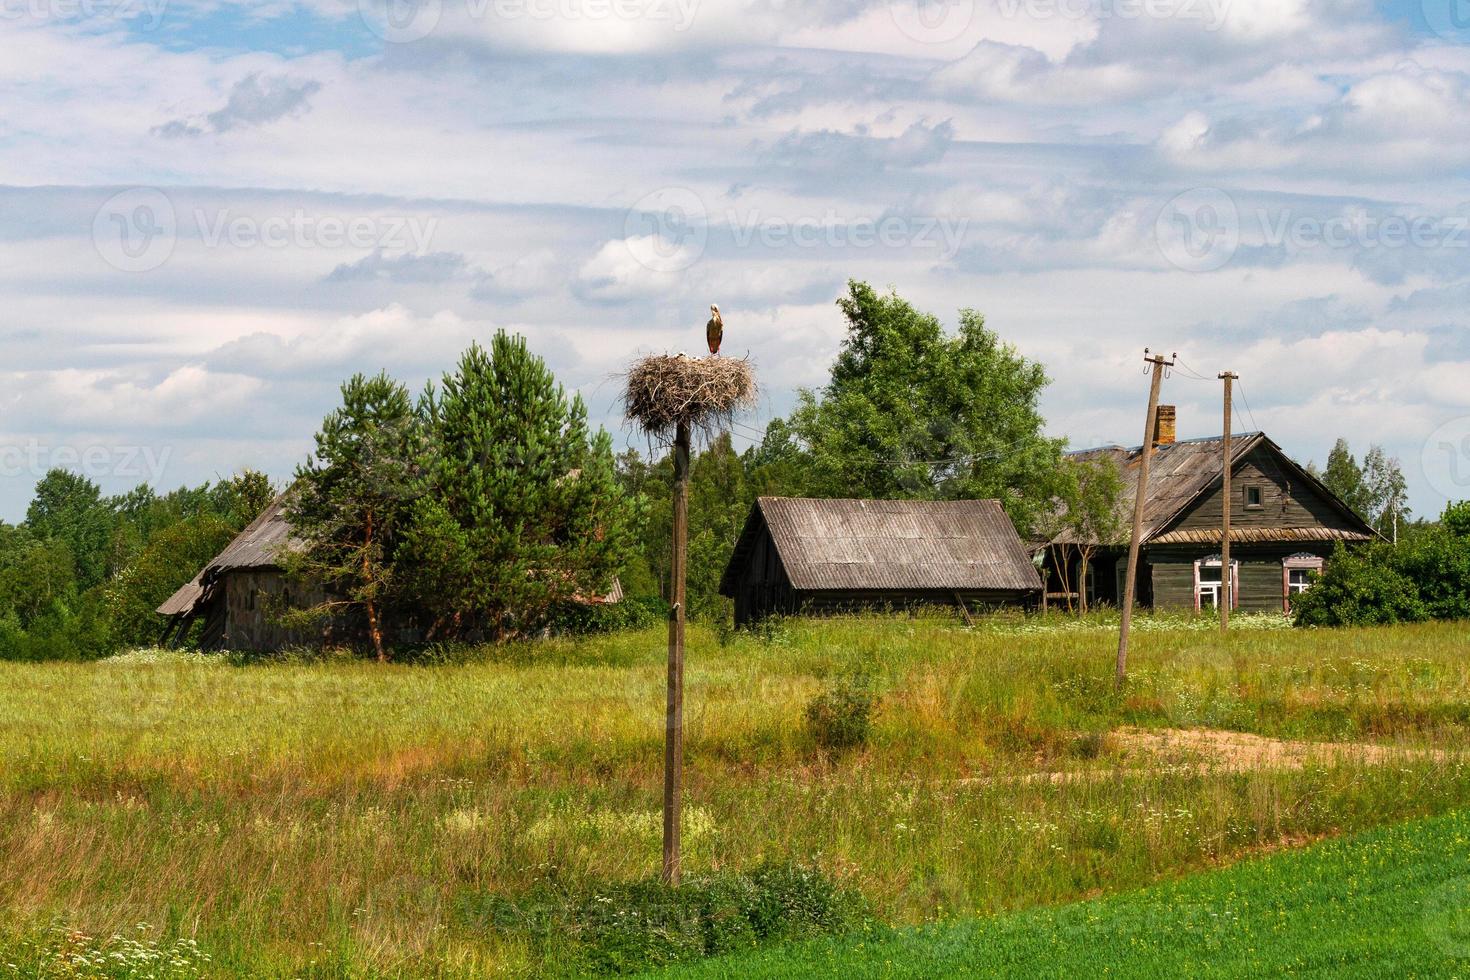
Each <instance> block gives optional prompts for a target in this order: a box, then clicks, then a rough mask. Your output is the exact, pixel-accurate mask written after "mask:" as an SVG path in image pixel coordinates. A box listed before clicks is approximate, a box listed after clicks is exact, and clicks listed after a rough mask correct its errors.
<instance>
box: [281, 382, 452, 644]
mask: <svg viewBox="0 0 1470 980" xmlns="http://www.w3.org/2000/svg"><path fill="white" fill-rule="evenodd" d="M423 447H424V434H423V424H422V420H421V418H420V417H419V416H418V415H417V414H416V413H415V411H414V408H413V404H412V401H411V400H410V398H409V394H408V390H407V389H406V388H404V387H403V385H401V384H399V383H398V382H396V381H393V380H392V379H391V378H389V377H388V376H387V375H386V374H379V375H378V376H376V377H373V378H368V377H364V376H363V375H360V374H359V375H356V376H355V377H353V378H352V380H350V381H348V382H347V383H346V384H344V385H343V386H342V407H341V408H339V409H337V410H336V411H334V412H332V414H331V415H328V416H327V418H326V419H325V420H324V421H323V422H322V428H321V431H320V432H318V433H317V436H316V453H315V455H314V457H313V458H312V459H311V460H309V461H308V462H307V463H306V464H304V465H303V466H301V467H299V468H298V469H297V471H296V484H295V486H293V487H292V489H291V491H290V495H289V496H288V498H287V504H286V513H287V518H288V520H290V521H291V524H292V526H293V528H294V530H295V533H296V536H297V537H298V538H300V539H301V540H302V541H303V542H304V544H305V548H304V550H303V551H301V552H300V553H299V554H294V555H286V556H283V560H284V562H285V564H286V566H287V571H288V573H290V574H291V575H292V576H293V577H294V578H297V579H300V580H304V581H306V582H307V583H309V584H310V585H312V586H315V587H317V588H319V589H320V590H322V592H323V593H324V594H325V595H326V598H325V599H324V600H323V601H322V602H321V603H320V604H318V605H317V606H316V607H315V608H314V609H313V610H311V612H312V613H314V614H316V615H318V616H324V615H333V616H336V615H339V614H340V613H341V612H343V611H351V610H358V611H361V613H362V614H363V616H364V618H365V619H366V625H367V632H368V637H369V639H370V640H371V642H372V645H373V651H374V652H375V653H376V654H377V657H378V660H380V661H386V660H387V659H388V651H387V646H386V644H385V642H384V633H385V614H387V613H388V612H389V611H390V610H392V609H393V608H394V607H395V606H400V605H401V604H402V598H403V582H402V580H401V576H400V575H399V574H398V543H399V537H400V534H401V532H402V529H403V526H404V524H405V523H406V520H407V516H408V512H409V508H410V506H411V503H412V501H413V500H414V499H415V497H416V496H418V495H419V493H420V492H421V490H422V481H421V479H420V472H419V470H420V464H421V462H422V457H423Z"/></svg>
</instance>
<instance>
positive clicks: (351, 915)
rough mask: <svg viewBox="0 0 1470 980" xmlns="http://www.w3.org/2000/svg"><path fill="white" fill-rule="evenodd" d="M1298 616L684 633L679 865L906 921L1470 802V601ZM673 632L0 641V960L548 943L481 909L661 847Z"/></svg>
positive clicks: (216, 970)
mask: <svg viewBox="0 0 1470 980" xmlns="http://www.w3.org/2000/svg"><path fill="white" fill-rule="evenodd" d="M1278 623H1279V621H1278V620H1274V619H1271V620H1266V619H1263V620H1259V621H1252V620H1250V619H1249V618H1246V619H1244V620H1243V621H1242V622H1241V623H1240V626H1241V628H1240V629H1238V630H1237V631H1235V632H1234V633H1232V635H1231V636H1230V637H1229V638H1227V639H1222V638H1221V637H1220V636H1219V635H1218V633H1217V632H1216V631H1215V630H1214V628H1213V626H1212V624H1210V623H1208V622H1204V621H1188V620H1150V619H1145V620H1143V621H1142V622H1141V624H1140V628H1139V629H1138V631H1137V632H1136V633H1135V643H1134V656H1133V659H1132V675H1131V682H1130V684H1129V686H1128V688H1127V689H1126V691H1125V692H1124V693H1122V694H1121V695H1119V694H1117V693H1115V691H1114V688H1113V685H1112V669H1113V653H1114V647H1115V643H1116V639H1115V634H1114V633H1113V632H1112V631H1111V630H1110V628H1109V626H1108V624H1107V623H1105V622H1101V621H1092V622H1082V623H1078V622H1074V621H1070V620H1063V619H1053V620H1041V619H1030V620H1023V619H1009V618H1003V619H997V620H991V621H984V622H980V623H978V624H977V625H976V626H975V627H973V628H971V627H967V626H965V625H964V624H961V623H958V622H956V621H952V620H949V619H944V618H933V619H928V618H916V619H907V618H893V619H883V618H853V619H838V620H828V621H792V622H787V623H784V624H780V625H778V626H775V627H772V628H770V629H767V630H764V631H762V632H760V633H758V634H736V635H734V636H723V637H722V636H719V635H717V634H716V633H714V632H712V631H704V630H698V629H695V630H692V632H691V637H690V650H689V658H688V685H689V687H688V694H687V700H686V719H687V723H688V741H687V747H686V756H685V757H686V764H687V766H688V770H687V774H686V787H687V790H686V792H687V811H686V814H685V830H684V840H685V846H686V858H685V865H686V868H687V869H688V870H689V871H691V872H696V873H697V872H700V871H707V870H715V869H742V868H748V867H752V866H754V865H756V864H758V863H760V862H762V861H766V860H770V859H777V860H779V859H784V858H792V859H796V860H800V861H815V862H816V864H818V865H819V866H820V867H821V868H823V869H825V870H826V871H827V872H829V873H830V874H831V875H832V876H834V877H836V878H837V879H839V880H840V881H841V882H843V883H844V884H846V885H849V886H851V887H852V888H855V889H856V890H858V891H860V892H861V893H862V894H863V895H864V896H865V897H866V898H867V900H868V901H869V903H870V904H871V906H872V909H873V912H874V914H875V916H876V917H877V919H879V920H880V921H882V922H885V923H891V924H896V925H917V924H923V923H933V922H941V921H947V920H951V919H955V918H966V917H976V916H989V915H993V914H996V913H1002V912H1007V911H1012V910H1020V909H1026V908H1030V907H1035V906H1043V905H1053V904H1058V903H1062V902H1067V901H1070V900H1075V899H1079V898H1085V897H1090V896H1096V895H1100V894H1105V893H1112V892H1116V891H1120V890H1124V889H1129V888H1134V887H1137V886H1142V885H1146V884H1149V883H1152V882H1155V881H1158V880H1160V879H1166V878H1170V877H1172V876H1176V875H1178V874H1180V873H1183V872H1187V871H1191V870H1197V869H1204V868H1209V867H1213V866H1218V865H1220V864H1223V863H1226V862H1230V861H1233V860H1235V859H1237V858H1240V857H1242V856H1245V855H1250V854H1253V853H1257V852H1261V851H1266V850H1274V849H1279V848H1282V847H1289V846H1294V845H1297V844H1300V843H1303V842H1308V841H1311V840H1314V839H1317V838H1320V837H1324V836H1328V835H1334V834H1338V833H1341V832H1345V831H1355V830H1360V829H1364V828H1369V827H1373V826H1377V825H1381V824H1388V823H1391V822H1394V821H1400V820H1405V819H1410V818H1414V817H1420V816H1425V815H1432V814H1436V813H1441V812H1447V811H1450V810H1452V809H1454V808H1457V807H1462V806H1466V805H1470V768H1467V766H1466V765H1465V762H1464V759H1463V757H1462V755H1461V751H1462V749H1464V748H1465V747H1466V745H1467V744H1470V743H1467V734H1470V634H1467V631H1466V630H1465V629H1464V627H1463V625H1462V624H1429V625H1422V626H1412V627H1394V628H1385V629H1375V630H1344V631H1303V630H1284V629H1278V628H1275V627H1276V626H1277V625H1278ZM663 655H664V650H663V637H662V634H661V633H660V632H659V631H656V630H655V631H648V632H642V633H622V634H615V635H611V636H605V637H596V638H590V639H581V640H551V641H543V642H539V643H535V644H527V645H523V646H514V647H504V648H497V649H491V650H483V651H476V652H475V653H473V654H469V655H465V656H464V657H461V658H458V659H457V660H456V662H453V663H449V662H445V663H438V664H420V665H413V666H408V665H390V666H379V665H377V664H372V663H363V662H355V661H341V662H333V661H328V662H320V661H318V662H305V661H303V662H285V661H279V662H274V663H268V664H253V665H241V664H236V663H232V662H231V661H229V660H226V659H223V658H219V657H205V658H201V657H199V656H197V655H191V654H175V653H169V654H162V653H152V652H139V653H134V654H130V655H127V656H124V657H120V658H115V659H113V660H109V661H103V662H100V663H94V664H85V665H78V664H47V665H32V664H3V665H0V759H3V760H4V761H3V766H4V768H3V773H0V902H3V907H4V919H3V926H0V970H10V971H12V972H15V973H18V974H22V975H28V976H34V975H45V974H47V973H48V972H57V971H59V970H61V969H62V967H64V966H67V965H68V964H70V967H71V968H74V972H79V973H80V974H81V975H88V974H86V972H85V969H83V968H82V967H79V966H78V965H77V964H78V963H84V962H91V961H90V960H88V959H87V957H88V956H93V954H96V955H97V956H98V957H100V956H101V954H100V953H98V951H99V950H104V949H106V950H111V951H113V952H116V951H117V950H118V949H121V948H123V947H121V946H119V945H118V942H120V940H119V941H118V942H114V941H113V940H112V939H111V938H110V937H112V936H114V935H118V936H122V937H127V942H129V943H131V944H132V945H131V946H128V947H127V949H128V950H131V952H129V954H128V955H130V956H133V957H134V958H135V959H136V960H137V961H138V962H145V961H147V962H148V963H153V962H154V960H157V961H159V962H171V963H173V964H174V965H173V966H168V969H170V970H174V971H175V972H174V973H167V972H161V973H158V975H164V976H166V975H177V976H189V975H195V974H197V973H205V974H211V975H250V976H303V975H307V976H389V975H391V976H404V975H407V976H483V975H492V974H500V973H511V974H517V973H529V972H536V971H538V970H540V969H542V968H543V967H544V966H545V963H544V961H543V960H542V959H540V958H538V957H539V956H540V955H541V954H539V953H538V952H537V951H536V950H534V949H533V948H531V947H530V946H528V945H527V943H526V941H525V940H524V938H523V937H522V936H520V935H519V934H517V933H515V932H511V931H505V930H501V929H499V928H497V927H496V925H495V923H493V922H490V921H487V919H486V918H485V917H484V916H482V915H477V914H475V913H474V910H475V909H477V908H482V907H483V904H482V900H483V899H485V898H486V897H491V896H503V895H509V896H514V895H516V894H520V893H523V892H525V891H526V890H528V889H531V888H534V887H536V886H537V885H538V883H543V882H545V881H547V880H548V879H554V880H556V881H558V882H563V883H571V884H576V883H598V882H616V881H623V880H628V879H634V878H640V877H646V876H649V875H651V874H654V873H656V871H657V867H658V860H659V825H660V823H659V815H658V807H659V801H660V790H661V778H662V770H661V766H662V738H663V730H662V724H663V684H664V666H663ZM853 677H861V678H864V680H865V683H866V684H867V685H868V686H869V687H870V688H871V690H872V691H873V692H874V693H875V694H877V695H878V696H879V698H880V700H879V703H878V708H877V711H876V715H875V717H874V725H873V730H872V733H871V736H870V738H869V740H868V743H867V744H866V746H864V747H860V748H857V749H854V750H851V751H848V752H845V753H838V754H833V753H829V752H826V751H824V750H822V749H821V748H819V747H818V746H817V745H816V744H814V742H813V741H812V738H811V736H810V734H809V733H808V731H807V730H806V726H805V723H804V719H805V709H806V706H807V704H808V702H809V701H810V700H811V698H812V697H813V696H814V695H815V694H817V693H818V692H819V691H821V690H822V689H823V688H824V686H826V685H829V684H831V683H833V682H834V681H837V680H841V679H844V678H853ZM1230 733H1236V734H1230ZM1241 733H1244V734H1243V735H1242V734H1241ZM1244 736H1258V738H1254V739H1252V738H1248V737H1244ZM1320 743H1333V744H1332V745H1330V746H1324V745H1322V744H1320ZM73 933H75V934H73ZM181 943H182V944H185V945H180V944H181ZM109 944H111V945H109ZM150 957H153V958H154V959H149V958H150ZM170 957H171V958H172V959H170ZM99 961H100V960H99ZM117 961H118V962H121V959H120V958H119V959H118V960H117ZM7 964H10V965H7ZM58 964H60V965H58ZM98 969H100V970H103V972H101V973H97V974H95V975H109V976H129V975H140V976H141V975H143V974H142V973H127V972H125V970H124V968H123V967H117V966H115V964H114V966H107V965H106V964H104V965H103V966H102V967H99V968H98ZM126 969H132V967H127V968H126ZM140 969H141V968H140ZM109 971H110V972H109ZM68 975H69V974H68Z"/></svg>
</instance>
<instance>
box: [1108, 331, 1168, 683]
mask: <svg viewBox="0 0 1470 980" xmlns="http://www.w3.org/2000/svg"><path fill="white" fill-rule="evenodd" d="M1143 359H1144V360H1145V361H1147V362H1148V363H1150V364H1152V365H1153V366H1154V370H1153V380H1152V381H1151V382H1150V383H1149V388H1148V418H1147V419H1146V420H1145V421H1144V426H1143V459H1142V460H1141V461H1140V462H1139V465H1138V490H1137V492H1136V493H1135V494H1134V495H1133V535H1132V537H1130V538H1129V540H1128V573H1127V575H1126V576H1125V577H1124V579H1123V622H1122V623H1121V624H1120V625H1119V627H1118V670H1117V676H1116V678H1115V680H1116V681H1117V684H1118V687H1119V688H1122V686H1123V685H1124V684H1125V683H1126V682H1127V680H1128V633H1129V630H1131V629H1132V627H1133V600H1134V596H1135V594H1136V581H1137V578H1138V548H1139V544H1140V543H1141V542H1142V540H1143V505H1144V501H1145V498H1146V497H1147V496H1148V467H1149V463H1150V462H1151V461H1152V460H1153V455H1154V426H1155V424H1156V421H1157V417H1158V413H1159V387H1160V386H1161V385H1162V384H1163V381H1164V368H1166V367H1172V366H1173V365H1174V362H1173V361H1172V360H1165V359H1164V356H1163V355H1162V354H1152V355H1151V354H1149V352H1148V349H1147V348H1144V351H1143Z"/></svg>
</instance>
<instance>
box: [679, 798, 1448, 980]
mask: <svg viewBox="0 0 1470 980" xmlns="http://www.w3.org/2000/svg"><path fill="white" fill-rule="evenodd" d="M1467 974H1470V814H1467V813H1465V812H1463V811H1462V812H1458V813H1455V814H1452V815H1449V816H1444V817H1437V818H1434V819H1431V820H1426V821H1419V822H1414V823H1409V824H1399V825H1396V826H1393V827H1389V828H1384V829H1379V830H1374V831H1369V832H1367V833H1365V834H1362V835H1359V836H1355V837H1352V838H1348V839H1338V840H1332V841H1328V842H1326V843H1321V844H1316V845H1313V846H1311V847H1308V848H1305V849H1303V850H1300V851H1294V852H1289V853H1284V854H1277V855H1273V856H1270V857H1266V858H1262V859H1259V860H1251V861H1245V862H1242V863H1240V864H1237V865H1235V866H1234V867H1231V868H1228V869H1225V870H1222V871H1212V872H1207V873H1203V874H1198V875H1194V876H1192V877H1188V878H1185V879H1183V880H1180V881H1173V882H1169V883H1167V884H1163V885H1159V886H1156V887H1153V888H1149V889H1146V890H1144V891H1139V892H1131V893H1129V894H1126V895H1121V896H1116V897H1112V898H1106V899H1099V900H1096V901H1091V902H1084V903H1079V904H1073V905H1064V906H1061V907H1059V908H1051V909H1038V910H1032V911H1027V912H1020V913H1014V914H1011V915H1006V916H998V917H995V918H991V919H985V920H980V921H972V922H966V923H962V924H957V925H944V926H933V927H928V928H920V929H915V930H905V931H899V932H896V933H895V932H890V931H888V930H882V931H878V932H876V933H874V934H870V935H867V936H852V937H843V938H842V939H840V940H831V941H821V942H811V943H804V944H801V945H798V946H791V947H783V948H778V949H773V950H769V951H765V952H762V953H759V954H755V955H747V956H742V957H731V958H725V959H715V960H709V961H706V962H705V963H704V964H702V965H700V966H698V967H694V968H688V969H681V970H679V971H677V972H675V971H670V972H669V974H668V975H669V976H670V977H675V976H677V977H689V978H701V977H709V978H713V977H749V976H763V977H810V976H842V977H942V976H1026V977H1084V976H1088V977H1096V976H1115V977H1159V978H1173V977H1266V976H1320V977H1452V976H1462V977H1463V976H1466V975H1467Z"/></svg>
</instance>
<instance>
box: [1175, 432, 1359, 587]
mask: <svg viewBox="0 0 1470 980" xmlns="http://www.w3.org/2000/svg"><path fill="white" fill-rule="evenodd" d="M1248 486H1258V487H1260V488H1261V506H1260V507H1259V508H1249V509H1248V508H1247V507H1246V505H1245V492H1246V490H1245V488H1246V487H1248ZM1231 493H1232V494H1233V495H1234V497H1235V500H1234V505H1233V506H1232V507H1231V508H1230V522H1231V524H1232V525H1234V526H1235V527H1238V528H1253V527H1254V528H1260V527H1327V528H1336V529H1339V530H1357V529H1358V528H1357V526H1356V525H1355V524H1353V522H1351V521H1349V520H1348V519H1347V518H1346V517H1345V516H1343V514H1342V513H1341V512H1340V511H1338V509H1337V508H1336V507H1334V506H1332V504H1330V503H1329V502H1328V501H1327V500H1326V499H1325V498H1324V497H1322V496H1321V495H1320V494H1318V493H1317V491H1316V489H1315V488H1313V487H1312V486H1311V485H1310V484H1306V483H1303V482H1302V481H1301V480H1294V479H1293V477H1292V476H1291V475H1290V474H1288V473H1287V472H1286V471H1285V470H1284V469H1282V467H1281V465H1280V463H1279V462H1278V461H1277V459H1276V457H1275V455H1274V454H1273V453H1271V452H1268V451H1267V450H1266V449H1264V448H1258V449H1256V450H1255V452H1253V453H1251V454H1250V455H1249V456H1247V457H1246V458H1245V459H1244V460H1242V461H1241V462H1240V464H1239V465H1238V466H1237V467H1236V470H1235V474H1234V475H1233V476H1232V477H1231ZM1220 496H1221V488H1220V487H1218V486H1217V487H1215V489H1214V490H1213V491H1212V492H1210V493H1208V494H1206V495H1205V496H1204V497H1202V498H1201V499H1200V500H1199V501H1197V502H1196V503H1195V505H1194V506H1193V507H1192V508H1190V510H1189V511H1188V512H1186V513H1185V514H1184V515H1183V516H1182V517H1181V518H1180V519H1179V521H1178V523H1177V524H1176V525H1175V527H1177V528H1180V529H1191V528H1209V529H1211V530H1214V529H1216V528H1218V527H1219V526H1220V523H1221V518H1222V516H1223V506H1222V504H1221V500H1220ZM1244 590H1245V586H1244V585H1243V584H1242V586H1241V591H1244Z"/></svg>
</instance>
